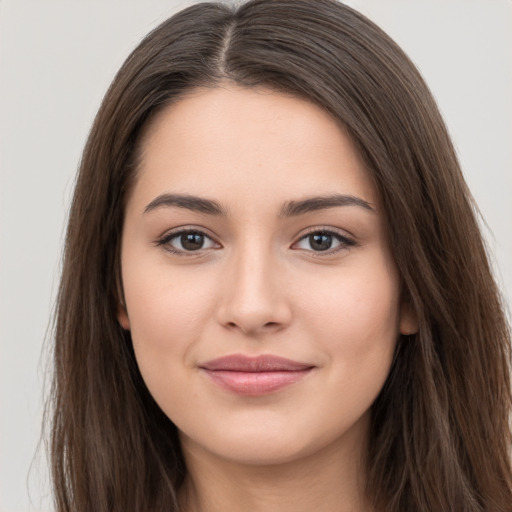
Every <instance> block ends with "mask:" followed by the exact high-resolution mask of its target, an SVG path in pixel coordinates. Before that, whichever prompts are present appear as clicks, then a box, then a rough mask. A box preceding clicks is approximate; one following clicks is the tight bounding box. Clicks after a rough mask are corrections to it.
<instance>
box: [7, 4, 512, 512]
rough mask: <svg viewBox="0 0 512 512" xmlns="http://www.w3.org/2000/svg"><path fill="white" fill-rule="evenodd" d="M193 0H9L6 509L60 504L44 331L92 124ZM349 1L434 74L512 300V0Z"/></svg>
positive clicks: (500, 277)
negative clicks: (118, 82) (159, 27)
mask: <svg viewBox="0 0 512 512" xmlns="http://www.w3.org/2000/svg"><path fill="white" fill-rule="evenodd" d="M191 3H194V2H186V1H176V0H174V1H172V0H167V1H163V0H160V1H156V0H145V1H142V0H137V1H135V0H123V1H120V0H81V1H80V0H74V1H73V0H61V1H56V0H54V1H50V0H0V171H1V172H0V336H1V338H0V341H1V346H0V383H1V384H0V385H1V388H0V407H1V409H0V411H1V413H0V414H1V417H0V512H21V511H24V512H25V511H28V510H34V511H40V512H42V511H46V510H50V509H51V505H50V503H51V502H50V499H49V489H48V484H47V471H46V467H45V464H46V462H45V459H44V456H43V455H44V454H43V453H42V452H40V453H39V455H38V456H37V457H35V458H34V454H35V451H36V446H37V443H38V440H39V436H40V424H41V418H42V402H43V393H42V391H43V384H44V381H45V375H44V374H45V368H46V359H45V357H46V356H45V353H46V352H45V350H43V346H44V345H43V343H44V340H45V336H46V333H47V329H48V326H49V318H50V313H51V310H52V303H53V300H54V298H55V293H56V289H57V283H58V275H59V259H60V254H61V248H62V242H63V233H64V227H65V219H66V214H67V209H68V205H69V199H70V194H71V192H72V188H73V180H74V174H75V170H76V168H77V164H78V161H79V158H80V152H81V149H82V147H83V144H84V142H85V138H86V136H87V133H88V130H89V128H90V125H91V123H92V120H93V117H94V115H95V112H96V110H97V108H98V107H99V104H100V101H101V98H102V96H103V94H104V93H105V91H106V89H107V86H108V84H109V82H110V81H111V79H112V78H113V75H114V73H115V72H116V70H117V69H118V68H119V66H120V65H121V63H122V62H123V60H124V58H125V57H126V56H127V55H128V53H129V51H130V50H131V49H132V48H133V47H134V46H135V45H136V43H137V42H138V41H139V40H140V39H141V37H142V36H143V35H145V34H146V33H147V32H148V31H149V30H150V29H151V28H153V27H154V26H155V25H156V24H157V23H158V22H160V21H163V20H164V19H165V18H166V17H167V16H168V15H169V14H171V13H172V12H174V11H176V10H178V9H179V8H181V7H184V6H186V5H188V4H191ZM347 3H348V4H349V5H352V6H354V7H356V8H357V9H359V10H360V11H362V12H363V13H364V14H366V15H368V16H369V17H370V18H371V19H373V20H374V21H376V22H377V23H378V24H379V25H381V26H382V27H383V28H384V29H385V30H386V31H388V33H389V34H390V35H391V36H392V37H394V38H395V39H396V40H397V42H398V43H399V44H400V45H401V46H402V47H403V48H404V49H405V50H406V52H407V53H408V54H409V55H410V57H411V58H412V59H413V60H414V61H415V62H416V64H417V65H418V66H419V68H420V70H421V72H422V73H423V75H424V76H425V77H426V80H427V82H428V83H429V85H430V86H431V89H432V90H433V92H434V95H435V96H436V98H437V100H438V102H439V104H440V107H441V110H442V112H443V114H444V116H445V119H446V121H447V124H448V127H449V129H450V132H451V134H452V136H453V139H454V142H455V145H456V147H457V150H458V153H459V157H460V160H461V163H462V167H463V169H464V172H465V175H466V178H467V181H468V183H469V186H470V188H471V190H472V192H473V194H474V196H475V198H476V200H477V202H478V204H479V206H480V209H481V211H482V214H483V217H484V218H485V220H486V222H487V225H488V228H485V234H486V237H487V240H488V244H489V247H490V249H491V251H492V253H493V254H494V255H495V262H496V271H497V279H498V282H499V284H500V286H501V287H502V290H503V291H504V293H505V294H506V296H507V298H508V303H509V304H510V303H511V300H510V299H511V297H512V268H511V267H512V265H511V264H510V262H511V261H512V230H511V229H510V221H511V220H512V200H511V197H512V173H511V164H512V100H511V95H510V91H512V2H511V1H510V0H354V1H347ZM30 468H31V470H30V475H29V469H30ZM127 485H129V482H127ZM29 494H30V498H29Z"/></svg>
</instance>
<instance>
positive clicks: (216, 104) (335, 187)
mask: <svg viewBox="0 0 512 512" xmlns="http://www.w3.org/2000/svg"><path fill="white" fill-rule="evenodd" d="M121 264H122V281H123V290H124V297H125V305H126V307H123V308H121V309H120V311H119V321H120V322H121V324H122V325H123V327H125V328H126V329H129V330H130V331H131V335H132V340H133V346H134V350H135V355H136V358H137V362H138V365H139V367H140V371H141V373H142V376H143V378H144V380H145V382H146V385H147V387H148V389H149V391H150V392H151V394H152V395H153V397H154V398H155V400H156V402H157V403H158V404H159V406H160V407H161V408H162V410H163V411H164V412H165V414H167V416H168V417H169V418H170V419H171V420H172V421H173V422H174V423H175V424H176V425H177V427H178V429H179V431H180V436H181V440H182V443H183V445H184V448H185V451H186V452H187V450H188V451H193V450H202V451H203V452H205V453H206V452H207V453H209V454H210V455H213V456H215V457H219V458H222V459H227V460H231V461H238V462H243V463H249V464H264V463H269V462H270V463H277V462H287V461H292V460H295V459H299V458H300V457H306V456H310V455H312V454H314V453H316V452H319V451H321V450H324V449H325V448H327V447H329V446H332V447H333V448H334V447H340V449H342V448H341V447H342V446H343V445H344V444H347V443H349V442H350V443H353V442H354V439H359V440H362V439H364V437H365V435H366V432H367V425H368V422H367V420H368V415H369V408H370V406H371V404H372V402H373V401H374V400H375V398H376V397H377V395H378V393H379V391H380V389H381V388H382V386H383V384H384V381H385V379H386V377H387V375H388V372H389V369H390V365H391V362H392V358H393V353H394V348H395V343H396V340H397V337H398V335H399V332H400V331H402V332H404V333H406V332H410V331H412V330H414V324H415V320H414V318H412V315H411V314H409V313H408V311H407V310H406V309H405V308H404V307H401V304H400V290H399V279H398V275H397V270H396V268H395V265H394V262H393V259H392V256H391V253H390V249H389V247H388V244H387V240H386V233H385V225H384V222H383V214H382V211H381V209H380V205H379V198H378V197H377V196H376V192H375V189H374V187H373V185H372V183H371V180H370V178H369V176H368V174H367V172H366V170H365V169H364V166H363V165H362V162H361V160H360V158H359V156H358V154H357V153H356V151H355V149H354V147H353V145H352V143H351V141H350V139H349V138H348V137H347V135H346V134H345V133H344V132H343V130H342V129H341V128H340V126H339V125H338V124H337V123H336V122H335V121H334V120H333V119H332V118H331V117H330V116H329V115H328V114H327V113H325V112H324V111H322V110H321V109H320V108H318V107H316V106H315V105H313V104H311V103H308V102H307V101H304V100H302V99H298V98H296V97H291V96H287V95H284V94H280V93H275V92H271V91H268V90H260V89H241V88H237V87H235V86H226V87H219V88H215V89H208V90H202V89H201V90H196V91H193V93H191V94H189V95H188V96H186V97H185V98H184V99H182V100H181V101H180V102H178V103H176V104H174V105H172V106H170V107H168V108H167V109H166V110H164V111H162V112H161V113H160V114H159V115H158V116H157V118H156V120H155V121H154V122H153V123H152V125H151V127H150V128H149V130H148V132H147V133H146V136H145V138H144V141H143V144H142V160H141V166H140V172H139V174H138V177H137V180H136V182H135V185H134V188H133V190H132V192H131V194H130V197H129V200H128V203H127V209H126V216H125V223H124V229H123V238H122V252H121Z"/></svg>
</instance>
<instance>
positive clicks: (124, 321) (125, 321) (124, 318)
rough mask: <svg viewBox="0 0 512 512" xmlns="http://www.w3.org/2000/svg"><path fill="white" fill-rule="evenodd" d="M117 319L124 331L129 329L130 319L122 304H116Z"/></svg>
mask: <svg viewBox="0 0 512 512" xmlns="http://www.w3.org/2000/svg"><path fill="white" fill-rule="evenodd" d="M117 321H118V322H119V323H120V324H121V327H122V328H123V329H124V330H125V331H129V330H130V319H129V318H128V313H127V311H126V307H125V306H124V304H119V306H117Z"/></svg>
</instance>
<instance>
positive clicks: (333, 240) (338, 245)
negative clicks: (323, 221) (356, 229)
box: [292, 230, 356, 254]
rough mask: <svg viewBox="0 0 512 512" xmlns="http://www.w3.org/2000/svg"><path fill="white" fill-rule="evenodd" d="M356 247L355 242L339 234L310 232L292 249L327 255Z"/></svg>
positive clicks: (320, 231) (321, 231)
mask: <svg viewBox="0 0 512 512" xmlns="http://www.w3.org/2000/svg"><path fill="white" fill-rule="evenodd" d="M354 245H356V242H355V241H354V240H352V239H351V238H348V237H346V236H344V235H342V234H340V233H336V232H334V231H324V230H318V231H312V232H310V233H309V234H308V235H306V236H304V237H302V238H301V239H300V240H299V241H298V242H297V243H296V244H294V246H293V247H292V248H293V249H302V250H306V251H311V252H327V251H328V252H327V254H332V253H335V252H337V251H339V250H342V249H348V248H349V247H352V246H354Z"/></svg>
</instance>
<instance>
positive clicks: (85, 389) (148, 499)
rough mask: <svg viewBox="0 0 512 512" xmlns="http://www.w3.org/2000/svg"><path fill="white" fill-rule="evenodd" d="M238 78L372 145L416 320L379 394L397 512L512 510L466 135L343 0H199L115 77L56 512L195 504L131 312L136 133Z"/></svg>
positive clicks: (378, 429)
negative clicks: (183, 493)
mask: <svg viewBox="0 0 512 512" xmlns="http://www.w3.org/2000/svg"><path fill="white" fill-rule="evenodd" d="M221 81H231V82H234V83H236V84H239V85H241V86H245V87H254V86H265V87H268V88H272V89H274V90H278V91H284V92H287V93H291V94H295V95H298V96H300V97H303V98H306V99H308V100H309V101H312V102H314V103H315V104H317V105H319V106H320V107H322V108H323V109H325V110H326V111H328V112H330V114H331V115H332V116H334V117H335V118H336V119H338V120H339V121H340V123H342V124H343V125H344V126H345V127H346V130H347V131H348V133H349V134H350V136H351V137H352V139H353V140H354V142H355V144H356V145H357V147H358V149H359V151H360V153H361V155H362V157H363V159H364V161H365V164H366V166H367V168H368V172H369V173H370V175H371V176H372V179H373V180H374V182H375V185H376V187H377V190H378V193H379V194H380V198H381V200H382V204H383V208H384V211H385V215H386V220H387V225H388V231H389V236H390V242H391V247H392V250H393V253H394V257H395V260H396V264H397V267H398V269H399V272H400V275H401V279H402V287H403V293H404V297H405V300H408V301H409V302H410V304H411V307H413V308H414V310H415V311H416V314H417V315H418V319H419V332H418V334H417V335H414V336H410V337H401V338H400V339H399V341H398V345H397V353H396V357H395V360H394V363H393V366H392V368H391V372H390V375H389V378H388V380H387V382H386V384H385V386H384V389H383V390H382V392H381V394H380V395H379V397H378V398H377V400H376V402H375V403H374V405H373V407H372V424H371V431H370V449H369V453H368V462H367V464H368V467H367V494H368V498H369V499H370V501H371V502H372V503H373V504H374V506H375V507H376V508H377V509H379V510H383V511H384V510H385V511H386V512H395V511H396V512H406V511H407V512H411V511H419V512H427V511H428V512H433V511H435V512H438V511H464V512H476V511H489V512H491V511H492V512H507V511H510V509H511V507H512V471H511V461H510V448H511V430H510V423H509V420H510V411H511V390H510V368H509V361H510V332H509V330H508V327H507V323H506V319H505V316H504V313H503V307H502V304H501V302H500V298H499V294H498V291H497V288H496V285H495V283H494V280H493V277H492V275H491V272H490V269H489V263H488V259H487V256H486V251H485V248H484V245H483V242H482V238H481V234H480V232H479V228H478V223H477V220H476V218H475V208H474V205H473V203H472V199H471V196H470V194H469V192H468V190H467V188H466V185H465V182H464V180H463V177H462V174H461V171H460V169H459V165H458V163H457V159H456V156H455V152H454V149H453V147H452V144H451V142H450V139H449V136H448V134H447V130H446V128H445V125H444V123H443V121H442V119H441V116H440V114H439V112H438V109H437V107H436V105H435V102H434V100H433V99H432V96H431V94H430V93H429V91H428V88H427V86H426V85H425V83H424V82H423V80H422V78H421V76H420V75H419V73H418V71H417V70H416V69H415V67H414V66H413V64H412V63H411V62H410V61H409V59H408V58H407V57H406V56H405V54H404V53H403V52H402V51H401V50H400V48H398V46H397V45H396V44H395V43H394V42H393V41H392V40H391V39H390V38H389V37H388V36H387V35H386V34H385V33H383V32H382V30H380V29H379V28H378V27H376V26H375V25H374V24H373V23H372V22H370V21H369V20H367V19H366V18H365V17H363V16H362V15H360V14H359V13H357V12H356V11H354V10H352V9H350V8H348V7H346V6H344V5H343V4H341V3H338V2H336V1H334V0H252V1H249V2H247V3H243V4H241V5H240V6H239V7H237V8H234V7H233V8H232V7H229V6H226V5H225V4H213V3H204V4H198V5H195V6H192V7H189V8H187V9H185V10H183V11H181V12H180V13H178V14H177V15H175V16H174V17H172V18H171V19H169V20H167V21H166V22H164V23H163V24H162V25H160V26H159V27H158V28H157V29H155V30H154V31H153V32H151V33H150V34H149V35H148V36H147V37H146V38H145V39H144V40H143V41H142V42H141V43H140V45H139V46H138V47H137V48H136V49H135V50H134V51H133V53H132V54H131V55H130V56H129V57H128V59H127V60H126V62H125V63H124V65H123V66H122V68H121V70H120V71H119V73H118V74H117V76H116V77H115V79H114V81H113V83H112V85H111V87H110V89H109V91H108V92H107V94H106V96H105V99H104V101H103V104H102V106H101V108H100V110H99V112H98V115H97V117H96V119H95V122H94V125H93V127H92V130H91V133H90V136H89V139H88V141H87V145H86V147H85V150H84V153H83V158H82V161H81V165H80V171H79V175H78V180H77V184H76V189H75V194H74V198H73V203H72V207H71V212H70V218H69V226H68V231H67V239H66V246H65V256H64V265H63V272H62V281H61V286H60V291H59V297H58V308H57V316H56V328H55V331H56V332H55V349H54V358H55V359H54V364H55V375H54V382H53V389H52V396H51V407H52V411H53V423H52V427H51V428H52V430H51V457H52V470H53V481H54V487H55V500H56V503H57V510H58V512H64V511H66V512H71V511H73V512H91V511H95V512H103V511H105V512H106V511H111V512H113V511H122V512H126V511H134V512H136V511H139V512H148V511H163V510H166V511H169V510H174V511H177V510H178V503H177V499H176V495H177V489H178V488H179V486H180V484H181V483H182V481H183V478H184V476H185V474H186V467H185V464H184V461H183V456H182V454H181V451H180V445H179V442H178V437H177V432H176V427H175V426H174V425H173V423H172V422H171V421H170V420H169V419H168V418H167V417H166V416H165V414H164V413H163V412H162V411H161V410H160V409H159V407H158V406H157V405H156V403H155V402H154V400H153V399H152V397H151V396H150V394H149V392H148V390H147V389H146V387H145V385H144V382H143V381H142V378H141V376H140V373H139V371H138V368H137V364H136V362H135V358H134V354H133V350H132V344H131V339H130V334H129V333H128V332H126V331H123V330H122V328H121V327H120V326H119V324H118V322H117V319H116V311H117V308H118V305H119V302H120V300H122V296H121V295H122V292H121V291H120V286H119V246H120V238H121V230H122V222H123V216H124V205H125V201H126V196H127V193H128V191H129V190H130V187H131V186H132V184H133V181H134V178H135V175H136V171H137V157H138V151H137V149H138V141H139V140H140V136H141V131H142V129H143V128H144V127H145V126H147V125H148V123H149V122H150V121H151V119H152V117H153V116H154V115H155V113H156V112H158V111H160V109H162V108H163V107H164V106H166V105H168V104H169V103H171V102H174V101H178V100H179V98H180V97H182V96H183V95H184V94H185V93H186V92H187V91H190V90H191V89H193V88H195V87H199V86H207V87H214V86H215V85H216V84H218V83H219V82H221Z"/></svg>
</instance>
